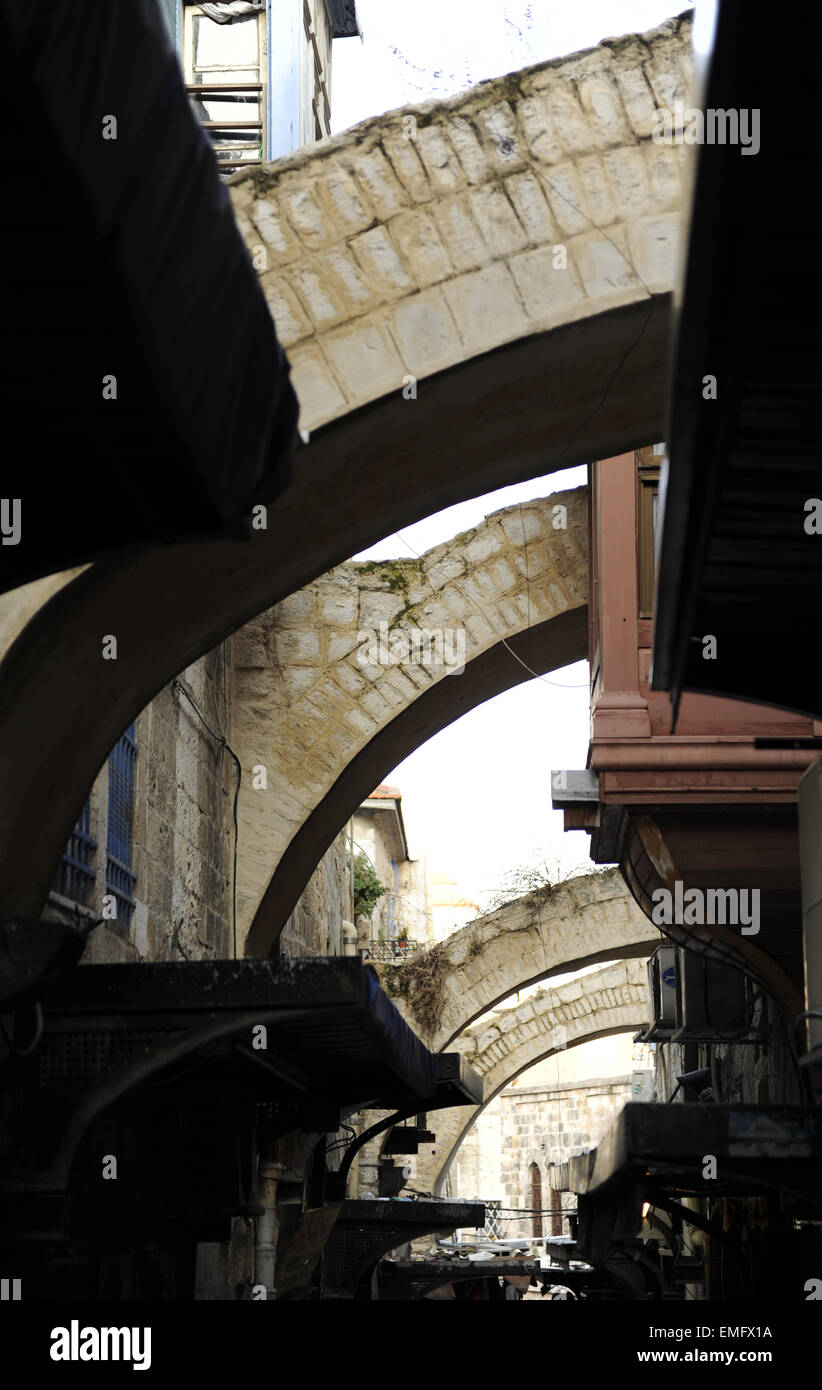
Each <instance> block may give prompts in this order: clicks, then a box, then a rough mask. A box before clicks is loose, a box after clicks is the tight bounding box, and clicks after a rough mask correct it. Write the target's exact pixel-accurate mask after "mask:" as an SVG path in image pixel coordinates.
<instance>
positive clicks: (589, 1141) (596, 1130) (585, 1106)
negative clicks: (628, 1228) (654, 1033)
mask: <svg viewBox="0 0 822 1390" xmlns="http://www.w3.org/2000/svg"><path fill="white" fill-rule="evenodd" d="M630 1099H631V1078H630V1076H620V1077H613V1076H608V1077H602V1078H592V1079H590V1080H584V1081H562V1082H559V1083H558V1084H556V1085H549V1086H546V1085H542V1086H527V1087H522V1089H520V1088H519V1087H518V1086H517V1087H514V1088H512V1089H511V1090H508V1091H503V1092H502V1094H501V1095H500V1096H499V1098H498V1102H497V1103H498V1104H499V1106H500V1109H501V1125H500V1130H501V1143H500V1152H501V1155H502V1184H503V1205H504V1206H506V1207H530V1205H531V1164H532V1163H536V1165H537V1167H538V1169H539V1171H540V1176H541V1178H542V1200H543V1206H544V1207H548V1206H549V1205H550V1201H551V1191H550V1188H549V1186H548V1167H549V1165H550V1164H552V1163H562V1162H563V1161H564V1160H565V1159H567V1158H569V1157H570V1156H571V1154H577V1153H582V1152H583V1151H585V1150H586V1149H593V1148H595V1147H596V1146H597V1144H598V1143H599V1141H600V1139H601V1138H602V1136H603V1134H604V1133H605V1131H606V1130H607V1129H608V1128H609V1126H610V1125H611V1124H612V1122H613V1121H614V1120H615V1119H616V1117H617V1115H618V1114H619V1112H620V1110H621V1109H622V1107H623V1105H625V1104H626V1102H627V1101H629V1100H630ZM563 1199H564V1205H565V1206H575V1205H576V1198H575V1196H574V1194H573V1193H563ZM523 1229H525V1227H523ZM543 1232H544V1234H545V1235H551V1234H556V1235H567V1234H568V1231H567V1229H566V1228H563V1229H562V1230H561V1231H559V1230H558V1231H556V1232H555V1233H554V1232H552V1231H551V1219H550V1217H543Z"/></svg>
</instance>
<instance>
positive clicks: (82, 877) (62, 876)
mask: <svg viewBox="0 0 822 1390" xmlns="http://www.w3.org/2000/svg"><path fill="white" fill-rule="evenodd" d="M96 848H97V841H96V840H95V839H93V838H92V835H91V797H89V798H88V800H87V801H86V804H85V806H84V807H83V809H82V811H81V812H80V818H79V820H78V821H77V824H76V825H75V827H74V829H73V830H72V832H71V835H70V836H69V842H68V844H67V845H66V848H65V851H64V853H63V857H62V859H61V860H60V864H59V866H58V869H57V875H56V877H55V880H54V888H53V891H54V892H55V893H59V894H60V896H61V897H63V898H69V899H70V900H71V902H73V903H79V904H80V906H81V907H90V906H91V902H90V898H91V890H92V886H93V884H94V880H95V879H96V877H97V874H96V872H95V870H94V869H93V868H92V867H91V865H92V860H93V858H94V851H95V850H96Z"/></svg>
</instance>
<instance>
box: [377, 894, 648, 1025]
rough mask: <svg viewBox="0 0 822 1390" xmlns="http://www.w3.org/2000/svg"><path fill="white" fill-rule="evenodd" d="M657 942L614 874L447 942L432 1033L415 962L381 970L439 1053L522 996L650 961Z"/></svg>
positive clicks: (496, 917) (520, 904)
mask: <svg viewBox="0 0 822 1390" xmlns="http://www.w3.org/2000/svg"><path fill="white" fill-rule="evenodd" d="M659 941H660V935H659V930H658V929H657V928H656V927H654V926H652V924H651V923H650V922H649V921H648V918H647V917H646V916H645V914H644V913H643V912H642V911H641V910H640V908H639V907H637V905H636V903H635V902H634V899H633V898H632V897H631V895H630V893H629V892H628V890H627V888H626V887H625V884H624V882H623V880H622V877H621V875H620V873H619V870H618V869H616V868H613V869H606V870H604V871H600V872H594V873H589V874H579V875H578V876H577V877H574V878H569V879H565V881H564V882H563V883H559V884H557V885H556V886H555V887H552V888H550V889H539V890H537V891H536V892H533V893H526V894H524V895H523V896H522V897H520V898H515V899H514V900H513V902H510V903H506V904H505V906H504V907H500V908H498V909H497V910H496V911H495V912H489V913H486V914H485V915H484V916H482V917H478V918H477V919H476V921H474V922H469V923H468V925H467V926H465V927H462V928H461V929H460V930H459V931H457V932H454V933H453V935H452V936H449V937H448V938H447V939H446V940H445V941H444V942H443V943H442V944H441V945H440V946H438V947H437V954H438V956H439V960H440V970H439V982H440V993H441V1005H440V1011H439V1015H438V1017H437V1018H436V1020H435V1022H434V1024H433V1027H430V1026H427V1025H430V1023H431V1019H430V1015H429V1014H427V1013H424V1016H423V1017H422V1018H421V1017H420V1016H419V1014H418V1013H416V1012H415V1009H414V974H413V971H414V965H413V960H412V962H411V963H410V964H402V965H396V966H379V967H378V969H379V972H380V978H381V981H382V984H383V987H384V988H385V989H386V990H387V992H388V993H389V994H390V995H391V997H392V999H393V1002H394V1004H395V1005H396V1007H397V1008H398V1009H399V1010H400V1012H401V1013H402V1014H403V1015H404V1017H405V1018H406V1019H407V1020H408V1022H409V1023H410V1024H411V1026H412V1027H413V1028H415V1029H416V1030H417V1031H418V1032H419V1033H420V1035H421V1036H422V1037H424V1038H425V1040H426V1042H427V1043H428V1046H429V1047H431V1048H432V1049H433V1050H434V1051H437V1052H441V1051H444V1050H445V1048H447V1047H450V1046H451V1045H452V1044H453V1042H454V1039H455V1038H457V1039H458V1038H459V1035H461V1034H463V1032H464V1030H465V1029H466V1028H468V1027H469V1025H470V1024H472V1023H473V1021H474V1020H475V1019H476V1018H478V1017H479V1016H480V1015H481V1014H483V1013H484V1012H485V1011H486V1010H487V1009H490V1008H493V1007H495V1006H496V1005H497V1004H499V1003H501V1002H502V1000H504V999H507V998H508V997H509V996H510V995H512V994H513V993H514V992H515V991H516V990H518V989H525V988H526V987H527V986H528V985H531V984H536V983H537V982H538V981H540V980H545V979H548V978H550V976H551V975H558V974H562V973H564V972H566V971H568V972H570V971H572V970H577V969H580V968H581V967H582V966H585V965H594V964H596V963H597V962H600V961H606V960H618V959H626V958H630V957H638V958H640V959H643V960H645V959H647V957H648V956H649V955H650V953H651V951H652V950H653V949H654V947H655V946H657V945H658V944H659ZM409 971H410V972H411V973H410V974H409V973H408V972H409ZM422 973H423V974H425V973H427V972H426V971H425V967H424V966H423V971H422ZM456 1045H457V1046H459V1041H457V1044H456Z"/></svg>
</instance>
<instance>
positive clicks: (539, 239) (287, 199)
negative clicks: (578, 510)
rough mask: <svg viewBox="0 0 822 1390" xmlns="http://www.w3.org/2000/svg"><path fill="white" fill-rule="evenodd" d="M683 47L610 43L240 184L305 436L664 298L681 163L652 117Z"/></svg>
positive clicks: (241, 209) (662, 32)
mask: <svg viewBox="0 0 822 1390" xmlns="http://www.w3.org/2000/svg"><path fill="white" fill-rule="evenodd" d="M690 27H691V25H690V18H689V17H686V16H682V17H681V18H679V19H674V20H669V21H668V22H666V23H665V24H663V25H662V26H661V27H660V28H659V29H657V30H656V31H654V32H652V33H648V34H645V35H642V36H639V35H636V36H628V37H626V38H621V39H608V40H606V41H605V42H603V43H601V44H599V45H598V46H597V47H596V48H593V49H589V50H587V51H586V52H582V53H577V54H573V55H571V56H570V57H567V58H561V59H557V60H553V61H552V62H549V63H543V64H540V65H539V66H537V67H533V68H528V69H525V70H524V71H522V72H518V73H512V74H510V75H509V76H507V77H503V78H498V79H496V80H494V81H491V82H484V83H481V84H480V85H479V86H477V87H475V88H472V89H470V90H469V91H467V92H463V93H460V94H459V95H458V96H455V97H452V98H450V99H448V100H446V101H431V102H427V103H425V105H423V106H419V107H409V108H406V109H404V110H402V111H396V112H389V113H388V114H387V115H384V116H379V117H377V118H376V119H373V120H370V121H366V122H364V123H363V124H362V125H360V126H357V127H355V128H354V129H353V130H350V131H347V132H346V133H345V134H343V135H340V136H338V137H336V138H335V139H333V140H330V141H325V142H324V143H323V145H322V146H321V147H320V148H319V149H316V150H313V149H312V150H310V151H300V152H298V153H297V154H295V155H293V156H291V157H290V158H287V159H282V160H280V161H278V162H277V163H276V164H273V165H267V166H263V167H261V168H254V169H249V170H243V171H242V172H240V173H238V174H237V175H236V176H235V177H234V179H233V180H232V182H231V185H230V194H231V198H232V201H233V204H234V209H235V213H236V216H237V220H238V222H239V225H240V228H241V230H242V232H243V235H244V237H245V240H246V243H247V245H248V246H249V247H253V248H255V249H256V250H257V259H258V261H259V260H264V261H265V264H266V268H265V270H264V271H263V272H262V274H261V283H262V286H263V288H264V290H265V293H266V296H267V298H268V301H269V304H270V306H271V310H272V313H273V315H274V319H275V322H276V324H277V330H278V333H279V336H280V338H281V340H282V342H283V344H284V345H285V347H286V348H287V350H288V354H289V360H290V363H291V367H292V372H293V378H294V385H295V387H296V390H297V394H298V396H299V398H300V406H301V417H300V418H301V425H302V428H303V429H309V430H310V429H316V428H317V427H318V426H321V425H326V424H328V423H329V422H330V421H332V420H334V419H337V418H339V417H340V416H343V415H346V414H348V413H349V412H350V411H351V410H354V409H357V408H359V407H361V406H364V405H367V404H368V403H370V402H371V401H374V400H377V399H379V398H380V397H381V396H383V395H385V394H386V393H387V392H391V391H398V390H400V389H401V388H402V387H403V384H404V383H406V384H407V383H408V382H409V381H410V380H411V379H414V380H416V379H418V378H426V377H429V376H430V375H431V373H432V372H435V371H443V370H446V369H447V368H449V367H452V366H454V365H456V364H457V363H459V362H463V361H464V360H465V358H466V356H467V355H468V354H471V355H479V354H482V353H487V352H491V351H493V350H494V349H496V348H499V347H501V346H502V345H504V344H505V343H508V342H512V341H514V340H516V339H521V338H522V337H524V336H531V335H536V334H540V333H546V332H550V331H551V330H553V329H556V328H558V327H561V326H562V325H564V324H567V323H569V322H572V321H573V322H579V321H580V320H581V319H583V318H588V317H594V316H596V315H598V314H599V313H601V312H602V311H603V309H606V308H613V307H614V306H616V305H622V304H631V303H635V302H636V301H637V300H638V299H647V298H648V297H649V296H651V295H654V294H660V293H662V294H665V293H667V292H668V291H669V290H670V289H671V271H672V267H673V262H672V260H671V255H672V252H674V251H675V247H676V243H677V239H678V235H679V230H680V227H679V207H680V196H681V174H682V167H683V156H684V150H683V148H682V146H675V145H673V143H669V144H667V145H666V144H660V143H656V142H653V141H652V140H651V139H650V137H651V135H652V132H653V130H654V127H655V125H656V124H657V122H658V117H656V116H655V112H656V111H657V110H658V109H659V108H663V107H666V108H667V107H672V104H673V102H674V101H675V100H677V99H678V100H680V101H683V102H685V103H686V104H687V99H688V95H689V93H690V90H691V82H692V61H691V50H690V42H689V39H690ZM559 248H563V251H564V256H563V254H561V253H560V250H559ZM563 260H566V261H567V264H565V265H563V264H562V262H563Z"/></svg>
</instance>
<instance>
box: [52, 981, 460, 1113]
mask: <svg viewBox="0 0 822 1390" xmlns="http://www.w3.org/2000/svg"><path fill="white" fill-rule="evenodd" d="M43 1008H44V1016H45V1027H44V1034H43V1040H42V1043H41V1045H40V1048H39V1049H38V1051H37V1053H36V1054H34V1057H33V1058H32V1066H33V1067H34V1066H38V1067H40V1068H41V1069H42V1068H44V1076H45V1077H49V1076H51V1075H52V1074H53V1072H52V1068H51V1066H50V1055H51V1053H53V1052H54V1053H56V1054H58V1055H59V1053H60V1049H61V1047H62V1046H63V1045H64V1042H65V1039H66V1038H67V1037H68V1036H69V1035H71V1034H74V1033H75V1032H76V1030H77V1028H78V1027H80V1026H82V1028H83V1030H84V1031H85V1032H87V1033H89V1034H90V1033H92V1032H98V1033H100V1034H102V1035H105V1036H106V1039H107V1040H108V1041H107V1048H106V1049H105V1050H104V1051H103V1052H101V1056H102V1057H103V1062H104V1064H103V1066H102V1069H101V1072H100V1078H99V1079H100V1080H103V1079H104V1077H105V1076H106V1075H107V1074H110V1072H111V1071H112V1062H116V1065H117V1066H118V1067H121V1066H125V1067H126V1068H127V1067H128V1063H129V1061H130V1060H133V1061H135V1062H136V1061H137V1060H138V1058H144V1057H145V1056H146V1055H147V1054H146V1039H149V1042H148V1049H149V1053H150V1055H151V1056H152V1057H153V1061H154V1065H153V1067H152V1068H151V1070H153V1071H155V1072H156V1071H159V1070H161V1069H163V1068H164V1067H166V1066H168V1065H171V1064H172V1063H174V1062H176V1061H178V1060H179V1059H180V1057H181V1056H182V1055H183V1053H181V1052H180V1047H181V1046H182V1048H183V1052H184V1053H187V1054H190V1055H193V1054H194V1052H195V1051H196V1052H198V1053H199V1054H200V1055H204V1054H206V1053H207V1052H208V1050H209V1049H210V1048H218V1049H219V1048H220V1046H221V1045H222V1044H223V1043H229V1044H231V1045H232V1047H233V1049H234V1056H235V1057H236V1058H237V1059H238V1061H239V1062H240V1063H242V1064H244V1065H247V1066H248V1067H250V1068H252V1070H253V1069H256V1070H258V1071H259V1075H260V1085H261V1089H262V1090H263V1091H265V1090H266V1089H267V1083H266V1076H267V1075H269V1076H270V1079H271V1084H272V1086H273V1087H274V1089H277V1088H278V1087H283V1088H285V1089H287V1090H289V1091H291V1092H293V1093H296V1094H305V1095H310V1096H311V1098H312V1101H313V1102H314V1103H319V1102H322V1101H328V1102H329V1103H331V1102H333V1103H334V1104H335V1105H336V1106H338V1107H339V1108H341V1109H343V1108H359V1107H360V1105H376V1104H378V1103H379V1105H380V1107H381V1108H385V1109H392V1108H394V1107H395V1106H399V1105H401V1104H408V1103H414V1102H416V1101H417V1100H419V1103H420V1109H421V1110H424V1109H425V1104H424V1102H425V1100H427V1099H431V1100H433V1099H434V1098H435V1096H436V1097H437V1098H438V1099H439V1100H440V1102H441V1103H442V1100H443V1096H442V1095H441V1088H440V1085H439V1082H440V1078H441V1077H442V1081H443V1083H444V1086H445V1088H446V1091H447V1092H448V1095H447V1098H446V1103H450V1104H460V1103H462V1104H465V1103H471V1104H474V1103H476V1100H477V1094H479V1098H480V1099H481V1096H482V1083H481V1081H479V1079H478V1078H476V1077H475V1076H474V1074H473V1073H472V1072H471V1071H470V1068H467V1067H466V1066H465V1064H464V1063H462V1059H461V1058H458V1061H457V1064H456V1066H455V1065H454V1059H453V1058H452V1056H451V1054H445V1056H444V1057H442V1058H441V1057H439V1056H437V1055H436V1054H434V1053H432V1052H430V1051H429V1050H428V1048H427V1047H425V1046H424V1045H423V1043H421V1042H420V1040H419V1038H418V1037H417V1035H416V1034H415V1033H414V1032H413V1031H412V1030H411V1028H409V1026H408V1024H407V1023H406V1022H405V1020H404V1019H403V1018H402V1016H401V1015H400V1014H399V1013H398V1011H397V1009H396V1008H395V1007H394V1005H393V1004H392V1003H391V1000H390V999H389V998H388V996H387V995H386V994H385V993H384V992H383V990H382V989H381V988H380V986H379V981H378V978H377V974H376V972H375V971H374V970H373V969H372V968H371V967H370V966H368V965H365V964H363V963H362V962H361V961H360V960H359V959H356V958H351V959H343V958H339V957H329V958H317V959H314V958H311V959H303V960H299V959H297V960H292V959H287V958H280V959H269V960H246V961H186V962H179V963H178V962H173V963H163V962H158V963H152V964H141V965H126V966H108V965H89V966H81V967H79V968H77V969H76V970H73V971H71V972H69V973H66V974H65V975H64V976H63V977H62V979H61V980H60V982H59V984H58V985H57V986H56V987H54V989H53V990H52V992H51V994H50V995H49V997H48V998H47V999H45V1000H44V1003H43ZM260 1024H262V1025H264V1027H265V1029H266V1046H265V1047H263V1048H261V1049H259V1050H256V1049H255V1048H254V1047H253V1046H252V1032H251V1030H252V1029H253V1028H254V1027H256V1026H258V1025H260ZM132 1037H136V1038H138V1039H139V1041H138V1042H137V1043H135V1044H132V1043H131V1041H130V1039H131V1038H132ZM166 1054H168V1056H167V1057H166ZM457 1057H458V1054H457ZM460 1064H462V1065H461V1066H460ZM88 1079H89V1080H91V1078H88Z"/></svg>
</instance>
